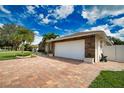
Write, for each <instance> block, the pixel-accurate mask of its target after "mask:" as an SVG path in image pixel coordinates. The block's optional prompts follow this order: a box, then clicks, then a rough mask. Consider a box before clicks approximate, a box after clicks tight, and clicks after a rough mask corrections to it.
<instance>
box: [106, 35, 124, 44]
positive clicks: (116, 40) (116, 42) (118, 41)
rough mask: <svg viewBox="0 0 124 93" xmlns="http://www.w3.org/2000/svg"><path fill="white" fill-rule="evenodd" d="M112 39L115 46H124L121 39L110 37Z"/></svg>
mask: <svg viewBox="0 0 124 93" xmlns="http://www.w3.org/2000/svg"><path fill="white" fill-rule="evenodd" d="M108 38H109V39H110V41H112V43H113V44H114V45H124V41H122V40H120V39H119V38H115V37H110V36H109V37H108Z"/></svg>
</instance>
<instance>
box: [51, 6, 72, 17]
mask: <svg viewBox="0 0 124 93" xmlns="http://www.w3.org/2000/svg"><path fill="white" fill-rule="evenodd" d="M73 11H74V7H73V6H70V5H68V6H60V7H59V8H57V9H56V10H55V11H54V14H53V15H54V16H55V17H56V19H64V18H66V17H68V16H69V15H70V14H72V13H73Z"/></svg>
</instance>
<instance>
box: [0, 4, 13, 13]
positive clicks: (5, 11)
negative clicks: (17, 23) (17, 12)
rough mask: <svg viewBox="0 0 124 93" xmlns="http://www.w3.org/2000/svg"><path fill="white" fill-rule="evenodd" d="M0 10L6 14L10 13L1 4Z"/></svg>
mask: <svg viewBox="0 0 124 93" xmlns="http://www.w3.org/2000/svg"><path fill="white" fill-rule="evenodd" d="M0 11H2V12H4V13H7V14H10V13H11V12H10V11H9V10H7V9H5V8H4V7H3V6H2V5H1V6H0Z"/></svg>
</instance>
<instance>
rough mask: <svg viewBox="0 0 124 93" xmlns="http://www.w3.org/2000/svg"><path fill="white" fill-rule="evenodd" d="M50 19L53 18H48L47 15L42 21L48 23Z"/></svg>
mask: <svg viewBox="0 0 124 93" xmlns="http://www.w3.org/2000/svg"><path fill="white" fill-rule="evenodd" d="M50 21H51V20H50V19H48V18H47V17H45V18H43V19H42V23H44V24H48V23H49V22H50Z"/></svg>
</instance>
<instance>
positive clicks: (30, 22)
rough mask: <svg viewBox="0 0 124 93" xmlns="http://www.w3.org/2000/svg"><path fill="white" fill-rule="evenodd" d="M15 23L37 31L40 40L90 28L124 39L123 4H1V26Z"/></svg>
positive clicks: (37, 41)
mask: <svg viewBox="0 0 124 93" xmlns="http://www.w3.org/2000/svg"><path fill="white" fill-rule="evenodd" d="M6 23H8V24H11V23H15V24H18V25H22V26H25V27H27V28H29V29H31V30H32V31H34V33H35V41H34V42H33V44H38V43H39V42H40V41H41V39H42V35H43V34H45V33H48V32H54V33H56V34H59V35H61V36H63V35H68V34H71V33H75V32H81V31H82V32H83V31H88V30H104V31H105V32H106V34H107V35H109V36H114V37H117V38H120V39H121V40H124V6H121V5H120V6H105V5H104V6H92V5H90V6H88V5H87V6H82V5H80V6H55V5H53V6H46V5H45V6H39V5H35V6H21V5H20V6H0V26H2V25H3V24H6Z"/></svg>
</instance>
